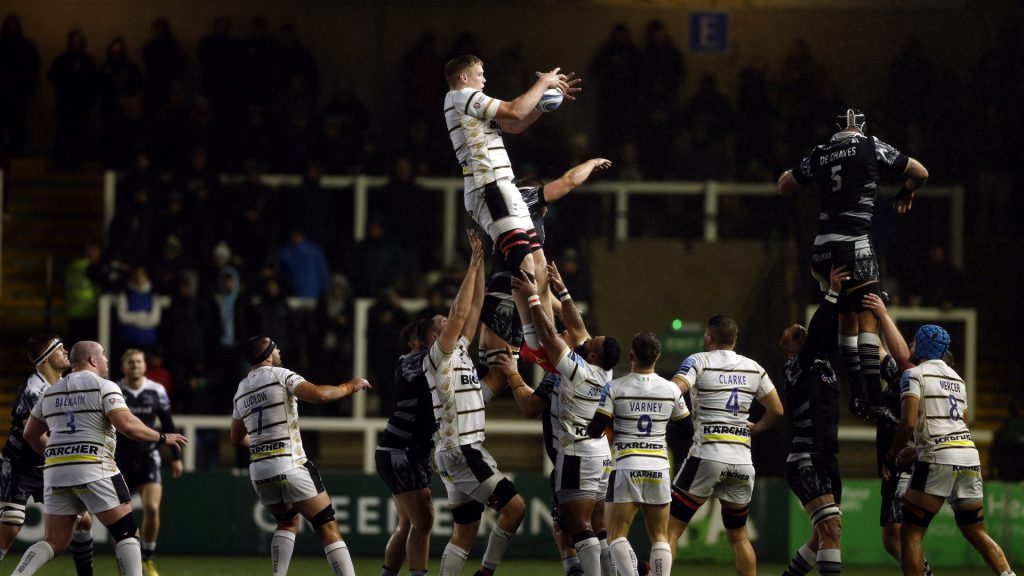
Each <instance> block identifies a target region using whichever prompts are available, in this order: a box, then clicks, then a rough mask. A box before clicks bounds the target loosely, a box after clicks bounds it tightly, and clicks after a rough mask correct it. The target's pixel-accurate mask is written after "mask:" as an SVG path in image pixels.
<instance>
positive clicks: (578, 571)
mask: <svg viewBox="0 0 1024 576" xmlns="http://www.w3.org/2000/svg"><path fill="white" fill-rule="evenodd" d="M552 498H555V495H554V493H552ZM563 524H564V523H563V522H562V517H561V516H560V515H559V514H558V500H557V498H555V501H554V503H553V504H552V506H551V532H552V536H553V537H554V540H555V547H556V548H558V556H559V557H560V558H561V559H562V571H563V572H565V576H583V565H581V564H580V559H579V556H577V555H576V548H574V547H573V545H572V538H571V537H570V536H569V533H568V532H567V531H566V529H565V527H564V525H563Z"/></svg>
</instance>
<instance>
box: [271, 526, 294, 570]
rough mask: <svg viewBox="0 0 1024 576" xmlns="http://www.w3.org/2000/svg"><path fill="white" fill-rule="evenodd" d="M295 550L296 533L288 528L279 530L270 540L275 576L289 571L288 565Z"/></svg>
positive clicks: (272, 566) (272, 568)
mask: <svg viewBox="0 0 1024 576" xmlns="http://www.w3.org/2000/svg"><path fill="white" fill-rule="evenodd" d="M293 550H295V534H293V533H291V532H289V531H287V530H277V531H275V532H274V537H273V538H272V539H271V540H270V570H271V572H270V573H271V574H273V575H274V576H281V575H283V574H287V573H288V565H289V564H291V562H292V551H293Z"/></svg>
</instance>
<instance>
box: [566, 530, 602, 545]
mask: <svg viewBox="0 0 1024 576" xmlns="http://www.w3.org/2000/svg"><path fill="white" fill-rule="evenodd" d="M591 538H597V534H594V531H593V530H582V531H580V532H577V533H575V534H573V535H572V543H573V544H579V543H580V542H583V541H584V540H589V539H591Z"/></svg>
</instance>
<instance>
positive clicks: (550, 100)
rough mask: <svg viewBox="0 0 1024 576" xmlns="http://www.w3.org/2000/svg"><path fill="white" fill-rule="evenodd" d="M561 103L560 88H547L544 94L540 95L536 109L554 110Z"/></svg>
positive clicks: (543, 110)
mask: <svg viewBox="0 0 1024 576" xmlns="http://www.w3.org/2000/svg"><path fill="white" fill-rule="evenodd" d="M561 105H562V89H561V88H548V89H547V90H545V91H544V95H543V96H541V97H540V102H537V110H540V111H541V112H554V111H555V110H558V107H559V106H561Z"/></svg>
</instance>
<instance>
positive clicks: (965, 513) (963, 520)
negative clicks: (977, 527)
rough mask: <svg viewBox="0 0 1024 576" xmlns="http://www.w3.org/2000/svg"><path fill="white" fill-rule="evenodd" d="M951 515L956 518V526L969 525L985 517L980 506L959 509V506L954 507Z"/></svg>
mask: <svg viewBox="0 0 1024 576" xmlns="http://www.w3.org/2000/svg"><path fill="white" fill-rule="evenodd" d="M953 517H954V518H956V525H957V526H970V525H971V524H977V523H978V522H981V521H982V520H984V519H985V516H984V514H983V513H982V509H981V508H975V509H973V510H961V509H959V508H954V509H953Z"/></svg>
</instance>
